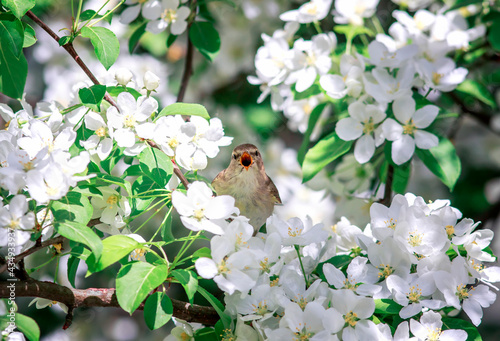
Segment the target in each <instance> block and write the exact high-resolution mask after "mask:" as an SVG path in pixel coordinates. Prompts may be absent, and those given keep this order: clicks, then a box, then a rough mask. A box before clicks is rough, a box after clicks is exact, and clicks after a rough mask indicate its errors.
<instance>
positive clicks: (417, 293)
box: [406, 285, 422, 303]
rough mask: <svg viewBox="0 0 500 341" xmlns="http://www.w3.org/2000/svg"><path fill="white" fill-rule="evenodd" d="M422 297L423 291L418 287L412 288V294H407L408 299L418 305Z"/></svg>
mask: <svg viewBox="0 0 500 341" xmlns="http://www.w3.org/2000/svg"><path fill="white" fill-rule="evenodd" d="M421 296H422V289H420V288H419V287H418V285H417V286H412V287H410V292H409V293H407V294H406V297H408V300H409V301H410V302H412V303H418V302H419V301H420V297H421Z"/></svg>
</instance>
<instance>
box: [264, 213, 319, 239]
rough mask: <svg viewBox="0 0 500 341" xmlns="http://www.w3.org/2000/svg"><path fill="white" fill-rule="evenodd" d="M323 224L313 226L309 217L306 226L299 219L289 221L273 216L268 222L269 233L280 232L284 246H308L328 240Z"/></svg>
mask: <svg viewBox="0 0 500 341" xmlns="http://www.w3.org/2000/svg"><path fill="white" fill-rule="evenodd" d="M322 228H323V224H316V225H314V226H313V224H312V220H311V218H309V217H307V219H306V221H305V224H304V223H303V222H302V220H300V219H298V218H292V219H289V220H288V221H283V220H281V219H279V218H278V217H277V216H276V215H272V216H271V217H269V218H268V220H267V229H268V233H272V232H278V233H279V234H280V236H281V238H283V242H282V243H283V245H285V246H290V245H308V244H311V243H319V242H321V241H324V240H325V239H326V238H327V234H326V232H325V231H324V230H322Z"/></svg>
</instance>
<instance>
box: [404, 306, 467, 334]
mask: <svg viewBox="0 0 500 341" xmlns="http://www.w3.org/2000/svg"><path fill="white" fill-rule="evenodd" d="M442 327H443V322H442V321H441V315H440V314H439V313H436V312H433V311H427V312H425V313H423V315H422V317H421V318H420V322H418V321H416V320H414V319H411V320H410V330H411V333H412V334H413V335H415V337H416V338H417V340H418V341H426V340H443V341H446V340H453V341H465V340H466V339H467V332H466V331H465V330H458V329H447V330H442Z"/></svg>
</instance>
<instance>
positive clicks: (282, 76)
mask: <svg viewBox="0 0 500 341" xmlns="http://www.w3.org/2000/svg"><path fill="white" fill-rule="evenodd" d="M331 2H332V1H331V0H313V1H310V2H307V3H305V4H303V5H302V6H301V7H300V8H299V9H297V10H292V11H289V12H286V13H283V14H282V15H281V16H280V18H281V19H282V20H284V21H288V23H287V24H286V25H285V28H284V30H277V31H276V32H274V34H273V35H272V37H271V36H267V35H263V37H262V38H263V40H264V45H263V46H262V47H260V48H259V50H258V51H257V54H256V57H255V67H256V73H257V77H253V76H252V77H249V79H248V80H249V82H250V83H252V84H258V85H260V86H261V90H262V95H261V97H260V98H259V99H258V102H261V101H263V100H264V98H265V97H267V95H268V94H271V104H272V106H273V109H274V110H282V111H283V113H284V115H285V116H286V117H287V118H288V119H289V126H290V128H291V129H298V130H299V131H301V132H305V130H306V129H307V125H308V120H309V115H310V114H311V112H312V111H313V109H314V108H315V107H316V106H317V105H318V104H320V103H322V102H325V101H328V100H331V99H341V98H344V97H346V96H347V97H348V103H349V109H348V113H349V117H347V118H343V119H341V120H340V121H339V122H338V124H337V127H336V132H337V134H338V136H339V137H340V138H341V139H343V140H346V141H351V140H357V141H356V144H355V147H354V156H355V157H356V160H357V161H358V162H359V163H366V162H368V161H369V160H370V159H371V158H372V156H373V155H374V152H375V149H376V147H378V146H380V145H381V144H382V143H383V142H384V141H385V140H387V141H391V142H392V158H393V161H394V162H395V163H396V164H398V165H400V164H403V163H405V162H407V161H408V160H410V159H411V157H412V156H413V154H414V151H415V148H420V149H430V148H432V147H435V146H437V145H438V143H439V140H438V137H437V136H436V135H434V134H432V133H430V132H428V131H427V130H426V129H428V128H429V126H430V125H431V124H432V123H433V121H434V120H435V118H436V116H437V115H438V112H439V109H438V107H436V106H433V105H426V106H424V107H421V108H420V105H417V104H416V103H415V100H414V99H413V98H412V95H413V90H412V88H416V89H418V90H419V91H420V92H422V93H423V94H425V93H427V92H428V91H431V90H435V91H444V92H447V91H451V90H453V89H455V88H456V86H457V85H458V84H460V83H461V82H463V81H464V79H465V77H466V75H467V70H466V69H465V68H462V67H458V68H457V67H456V64H455V62H454V61H453V60H452V59H451V58H449V57H447V54H448V53H450V52H452V51H455V50H458V49H463V48H467V47H468V45H469V43H470V42H471V41H473V40H475V39H477V38H479V37H481V36H483V35H484V33H485V28H484V26H483V25H479V26H476V27H473V28H469V26H468V24H467V21H466V19H465V18H464V16H463V13H465V12H464V11H459V10H452V11H447V9H448V8H447V7H441V8H439V9H438V10H436V13H433V12H430V11H428V10H425V9H421V10H418V11H417V12H416V13H415V15H414V16H410V15H409V14H408V13H407V12H404V11H394V12H393V13H392V14H393V17H394V18H395V19H396V22H395V23H393V24H392V25H391V26H390V28H389V35H386V34H383V33H379V34H378V35H377V36H376V39H375V40H374V41H372V42H371V43H370V44H369V45H368V46H367V53H368V54H369V57H364V56H361V55H359V54H356V55H351V51H350V49H349V46H350V44H349V42H348V44H347V50H346V51H345V54H343V55H342V57H341V58H340V62H339V64H338V65H337V64H335V63H333V62H332V57H334V56H335V57H336V55H338V54H340V53H343V52H344V51H336V48H337V39H336V36H335V34H334V33H333V32H328V33H319V34H317V35H315V36H313V37H312V38H311V40H307V41H306V40H304V39H303V38H299V39H297V40H295V41H293V37H294V34H295V33H296V32H297V30H298V28H299V26H300V24H303V23H312V22H316V23H318V21H319V20H322V19H324V18H325V17H326V16H327V14H328V11H329V9H330V6H331ZM377 5H378V1H373V0H358V1H352V0H346V1H345V0H337V1H335V10H334V12H333V14H334V20H335V21H336V22H338V23H349V24H350V25H353V26H351V27H350V28H349V29H351V30H354V29H355V25H362V24H363V18H374V17H373V15H374V13H375V8H376V6H377ZM468 10H469V12H470V11H473V10H476V11H477V10H478V8H475V7H473V8H471V9H469V8H468ZM375 20H376V19H375ZM335 59H336V58H333V60H335ZM313 85H314V86H315V87H316V89H315V88H313ZM306 90H310V91H311V93H312V95H311V94H309V93H308V92H306ZM389 105H391V106H392V112H393V113H394V117H395V118H396V119H392V118H387V114H386V113H387V112H388V109H390V106H389ZM417 109H418V110H417Z"/></svg>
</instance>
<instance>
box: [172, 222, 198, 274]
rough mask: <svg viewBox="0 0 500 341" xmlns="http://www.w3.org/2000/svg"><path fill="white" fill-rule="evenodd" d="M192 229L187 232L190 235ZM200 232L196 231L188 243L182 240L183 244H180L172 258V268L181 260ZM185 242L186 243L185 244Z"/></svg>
mask: <svg viewBox="0 0 500 341" xmlns="http://www.w3.org/2000/svg"><path fill="white" fill-rule="evenodd" d="M192 233H193V232H192V231H190V232H189V236H191V235H192ZM200 234H201V231H198V233H197V234H196V235H194V238H193V239H191V241H190V242H189V243H188V242H187V241H185V242H184V244H183V245H182V247H181V249H180V250H179V253H178V254H177V256H175V258H174V263H173V265H172V266H173V268H175V265H177V264H178V263H180V262H182V261H183V259H181V258H182V256H183V255H184V254H185V253H186V251H187V250H188V249H189V248H190V247H191V245H193V243H194V241H195V240H196V239H197V237H198V236H199V235H200ZM186 244H187V245H186Z"/></svg>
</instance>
